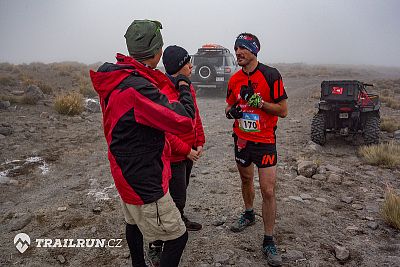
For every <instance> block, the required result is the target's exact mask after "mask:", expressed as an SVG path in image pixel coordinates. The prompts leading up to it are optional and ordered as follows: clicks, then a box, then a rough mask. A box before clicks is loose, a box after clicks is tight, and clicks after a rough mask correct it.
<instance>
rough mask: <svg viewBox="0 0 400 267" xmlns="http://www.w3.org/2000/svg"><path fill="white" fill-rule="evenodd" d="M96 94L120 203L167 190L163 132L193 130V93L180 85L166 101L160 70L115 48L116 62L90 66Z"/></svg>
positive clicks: (153, 198)
mask: <svg viewBox="0 0 400 267" xmlns="http://www.w3.org/2000/svg"><path fill="white" fill-rule="evenodd" d="M90 77H91V79H92V83H93V87H94V88H95V90H96V91H97V93H98V94H99V97H100V104H101V108H102V112H103V127H104V135H105V137H106V140H107V144H108V159H109V161H110V168H111V173H112V176H113V178H114V182H115V186H116V188H117V190H118V192H119V194H120V195H121V198H122V200H123V201H124V202H125V203H128V204H133V205H142V204H147V203H152V202H154V201H156V200H158V199H160V198H161V197H163V196H164V195H165V194H166V192H167V191H168V183H169V179H170V178H171V169H170V162H169V154H170V146H169V144H168V142H167V140H166V138H165V132H169V133H172V134H176V135H179V134H183V133H188V132H191V131H192V130H193V126H192V120H193V118H194V111H195V110H194V106H193V99H192V97H191V94H190V93H189V90H182V92H181V93H180V95H179V98H178V100H179V102H178V101H176V102H170V101H169V100H168V99H167V97H166V96H165V95H163V94H161V93H160V89H163V88H165V87H173V86H174V85H173V84H172V83H171V81H170V80H169V79H168V78H167V77H166V76H165V75H164V74H163V73H161V72H160V71H158V70H153V69H150V68H148V67H146V66H144V65H143V64H141V63H139V62H137V61H136V60H134V59H133V58H131V57H127V56H124V55H122V54H117V63H116V64H112V63H105V64H103V65H102V66H101V67H100V68H99V69H98V71H97V72H94V71H91V72H90Z"/></svg>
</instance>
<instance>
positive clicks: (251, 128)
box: [239, 112, 260, 132]
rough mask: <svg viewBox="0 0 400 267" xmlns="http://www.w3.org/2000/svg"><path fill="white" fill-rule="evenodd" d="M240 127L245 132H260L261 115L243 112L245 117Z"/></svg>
mask: <svg viewBox="0 0 400 267" xmlns="http://www.w3.org/2000/svg"><path fill="white" fill-rule="evenodd" d="M239 127H240V129H241V130H242V131H245V132H259V131H260V115H258V114H253V113H245V112H243V117H242V118H241V119H240V120H239Z"/></svg>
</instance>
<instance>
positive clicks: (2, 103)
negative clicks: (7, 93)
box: [0, 101, 11, 109]
mask: <svg viewBox="0 0 400 267" xmlns="http://www.w3.org/2000/svg"><path fill="white" fill-rule="evenodd" d="M10 106H11V104H10V101H0V109H8V108H9V107H10Z"/></svg>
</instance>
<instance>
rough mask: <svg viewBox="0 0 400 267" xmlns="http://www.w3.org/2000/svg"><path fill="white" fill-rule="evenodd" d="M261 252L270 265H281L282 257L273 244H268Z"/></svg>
mask: <svg viewBox="0 0 400 267" xmlns="http://www.w3.org/2000/svg"><path fill="white" fill-rule="evenodd" d="M262 252H263V253H264V255H265V257H266V258H267V262H268V264H269V265H270V266H282V258H281V256H280V255H279V254H278V251H277V250H276V246H275V244H273V243H272V244H268V245H265V246H264V247H263V248H262Z"/></svg>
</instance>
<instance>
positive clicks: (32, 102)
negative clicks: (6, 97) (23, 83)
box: [20, 95, 39, 105]
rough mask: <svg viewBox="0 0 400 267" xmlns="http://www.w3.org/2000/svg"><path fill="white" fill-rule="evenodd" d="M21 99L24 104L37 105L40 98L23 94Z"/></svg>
mask: <svg viewBox="0 0 400 267" xmlns="http://www.w3.org/2000/svg"><path fill="white" fill-rule="evenodd" d="M20 101H21V102H20V103H22V104H27V105H36V104H37V102H38V101H39V100H38V99H37V98H35V97H33V96H28V95H23V96H21V100H20Z"/></svg>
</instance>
